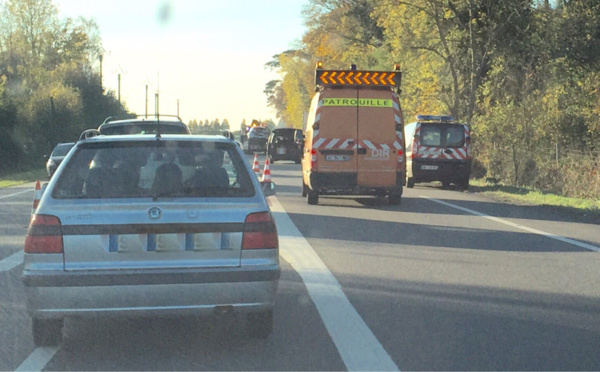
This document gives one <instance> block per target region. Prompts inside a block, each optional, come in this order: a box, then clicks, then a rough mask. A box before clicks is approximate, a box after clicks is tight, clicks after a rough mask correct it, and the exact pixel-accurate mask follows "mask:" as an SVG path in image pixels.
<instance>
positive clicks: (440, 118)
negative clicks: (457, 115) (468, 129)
mask: <svg viewBox="0 0 600 372" xmlns="http://www.w3.org/2000/svg"><path fill="white" fill-rule="evenodd" d="M417 121H436V122H442V123H450V122H453V121H454V117H452V116H448V115H446V116H443V115H417Z"/></svg>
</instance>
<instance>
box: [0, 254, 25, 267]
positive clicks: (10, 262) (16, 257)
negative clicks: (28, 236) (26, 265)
mask: <svg viewBox="0 0 600 372" xmlns="http://www.w3.org/2000/svg"><path fill="white" fill-rule="evenodd" d="M22 263H23V250H20V251H17V252H15V253H13V254H11V255H10V256H8V257H6V258H5V259H3V260H0V272H4V271H10V270H12V269H14V268H15V267H17V266H19V265H20V264H22Z"/></svg>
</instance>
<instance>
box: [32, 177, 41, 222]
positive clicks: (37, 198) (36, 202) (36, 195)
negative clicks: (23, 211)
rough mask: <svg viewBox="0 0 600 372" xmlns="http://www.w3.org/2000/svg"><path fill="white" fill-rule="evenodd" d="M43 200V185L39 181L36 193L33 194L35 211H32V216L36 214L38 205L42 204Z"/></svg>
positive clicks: (36, 185)
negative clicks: (41, 200)
mask: <svg viewBox="0 0 600 372" xmlns="http://www.w3.org/2000/svg"><path fill="white" fill-rule="evenodd" d="M41 198H42V185H41V184H40V181H39V180H38V181H36V182H35V192H34V194H33V209H32V210H31V213H32V214H33V213H34V212H35V210H36V209H37V207H38V205H39V204H40V199H41Z"/></svg>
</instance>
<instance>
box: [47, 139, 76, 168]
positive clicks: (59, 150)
mask: <svg viewBox="0 0 600 372" xmlns="http://www.w3.org/2000/svg"><path fill="white" fill-rule="evenodd" d="M73 145H75V142H65V143H59V144H58V145H56V147H55V148H54V150H52V153H51V154H50V156H49V157H48V161H47V162H46V171H47V172H48V177H52V175H53V174H54V171H56V168H58V166H59V165H60V163H61V162H62V161H63V159H64V158H65V156H67V154H68V153H69V150H71V148H72V147H73Z"/></svg>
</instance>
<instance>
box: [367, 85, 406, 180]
mask: <svg viewBox="0 0 600 372" xmlns="http://www.w3.org/2000/svg"><path fill="white" fill-rule="evenodd" d="M357 92H358V105H357V112H358V116H357V123H358V125H357V138H358V144H359V145H358V146H359V148H358V149H357V153H358V155H357V171H358V185H359V186H361V187H391V186H394V185H396V172H397V170H396V165H397V164H396V163H397V162H398V156H397V154H398V150H401V149H402V148H403V143H402V142H403V140H402V139H401V138H400V137H397V133H396V123H397V124H401V123H400V113H399V105H398V103H397V101H396V100H395V98H394V95H393V93H392V92H391V91H390V90H363V89H359V90H357ZM400 133H401V132H400Z"/></svg>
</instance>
